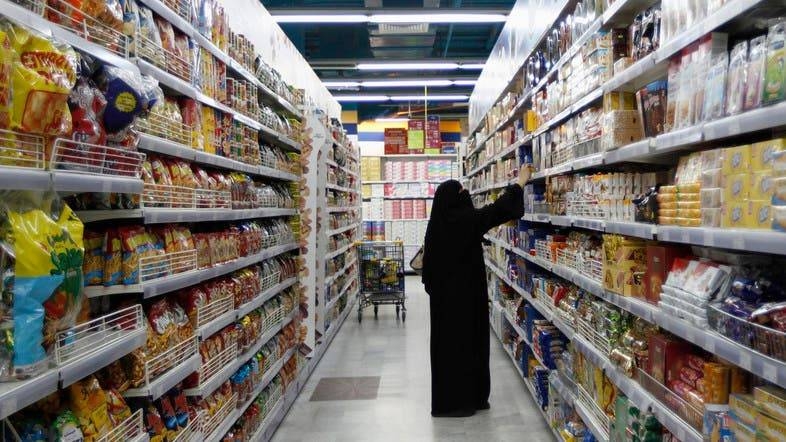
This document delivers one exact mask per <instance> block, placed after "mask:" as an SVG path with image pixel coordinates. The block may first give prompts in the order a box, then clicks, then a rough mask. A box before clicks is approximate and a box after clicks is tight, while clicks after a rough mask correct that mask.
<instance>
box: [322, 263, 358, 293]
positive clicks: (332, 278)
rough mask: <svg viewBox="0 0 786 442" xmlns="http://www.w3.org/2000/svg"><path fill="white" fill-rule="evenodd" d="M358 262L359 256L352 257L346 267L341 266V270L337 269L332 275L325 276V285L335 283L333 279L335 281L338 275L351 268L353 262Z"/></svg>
mask: <svg viewBox="0 0 786 442" xmlns="http://www.w3.org/2000/svg"><path fill="white" fill-rule="evenodd" d="M357 262H358V260H357V258H353V259H352V260H351V261H349V262H348V263H347V264H346V265H345V266H344V267H342V268H340V269H339V270H337V271H336V272H335V273H333V274H332V275H330V276H329V277H327V278H325V285H326V286H328V285H330V284H332V283H333V281H334V280H335V279H336V278H338V277H339V276H340V275H342V274H343V273H344V272H346V271H347V270H349V268H350V267H352V265H353V264H356V263H357Z"/></svg>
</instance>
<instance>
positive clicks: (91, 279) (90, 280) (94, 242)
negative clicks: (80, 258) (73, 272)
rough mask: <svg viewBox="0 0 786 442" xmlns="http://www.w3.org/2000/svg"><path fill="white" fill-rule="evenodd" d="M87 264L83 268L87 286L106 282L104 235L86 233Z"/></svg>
mask: <svg viewBox="0 0 786 442" xmlns="http://www.w3.org/2000/svg"><path fill="white" fill-rule="evenodd" d="M84 237H85V238H84V243H85V262H84V265H83V267H82V273H83V274H84V280H85V285H101V284H102V283H103V282H104V237H105V235H104V234H101V233H98V232H85V235H84Z"/></svg>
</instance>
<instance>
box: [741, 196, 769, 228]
mask: <svg viewBox="0 0 786 442" xmlns="http://www.w3.org/2000/svg"><path fill="white" fill-rule="evenodd" d="M748 222H749V224H748V226H747V227H748V228H749V229H769V228H770V227H771V226H772V206H771V205H770V201H769V200H767V201H751V202H750V218H749V219H748Z"/></svg>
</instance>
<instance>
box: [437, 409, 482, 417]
mask: <svg viewBox="0 0 786 442" xmlns="http://www.w3.org/2000/svg"><path fill="white" fill-rule="evenodd" d="M474 414H475V410H472V409H460V410H453V411H445V412H443V413H434V412H433V411H432V412H431V416H433V417H469V416H472V415H474Z"/></svg>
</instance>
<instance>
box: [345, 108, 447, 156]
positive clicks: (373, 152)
mask: <svg viewBox="0 0 786 442" xmlns="http://www.w3.org/2000/svg"><path fill="white" fill-rule="evenodd" d="M353 117H354V120H352V118H353ZM341 121H342V122H343V123H344V127H345V128H346V129H347V131H349V130H350V127H349V126H348V122H349V121H357V112H354V115H353V114H352V111H349V112H347V111H345V112H344V113H343V114H342V120H341ZM353 126H354V127H352V128H353V129H355V128H356V131H357V137H358V138H357V139H358V144H359V145H360V155H362V156H380V155H384V154H385V129H386V128H403V129H406V128H407V123H406V122H400V123H377V122H376V121H373V120H370V121H363V122H361V123H355V124H354V125H353ZM439 130H440V132H441V135H442V141H443V142H453V143H458V142H461V123H460V122H459V121H458V120H444V121H440V123H439ZM350 133H351V132H350Z"/></svg>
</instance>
